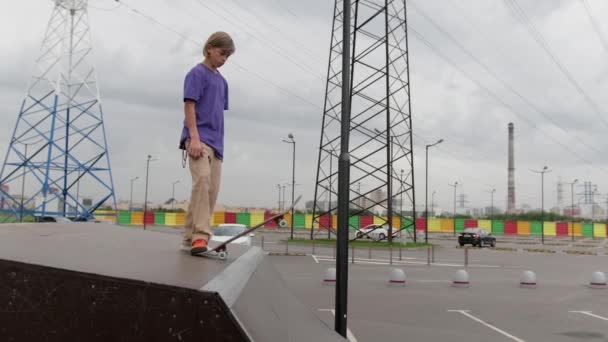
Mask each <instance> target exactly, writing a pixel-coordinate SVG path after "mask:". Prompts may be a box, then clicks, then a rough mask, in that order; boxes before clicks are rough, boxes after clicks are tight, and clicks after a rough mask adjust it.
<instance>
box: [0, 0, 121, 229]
mask: <svg viewBox="0 0 608 342" xmlns="http://www.w3.org/2000/svg"><path fill="white" fill-rule="evenodd" d="M54 2H55V7H54V9H53V13H52V15H51V19H50V20H49V23H48V26H47V30H46V33H45V36H44V40H43V43H42V47H41V50H40V56H39V57H38V59H36V61H35V64H36V67H35V69H34V72H33V76H32V78H31V80H30V82H29V85H28V87H27V94H26V96H25V98H24V99H23V102H22V104H21V109H20V110H19V115H18V118H17V123H16V124H15V128H14V130H13V135H12V138H11V140H10V144H9V147H8V152H7V153H6V156H5V157H4V163H3V165H2V170H1V172H0V213H1V214H0V222H7V221H13V222H14V221H19V220H23V217H24V216H27V215H42V216H44V215H62V216H68V217H89V216H90V215H91V213H92V212H93V211H95V210H96V209H97V208H99V207H100V206H102V205H104V206H105V205H109V206H111V207H112V208H114V209H116V197H115V195H114V182H113V180H112V172H111V168H110V158H109V154H108V146H107V139H106V132H105V128H104V122H103V112H102V108H101V99H100V95H99V88H98V84H97V76H96V73H95V68H94V66H93V65H92V63H91V58H92V51H93V47H92V42H91V35H90V27H89V22H88V12H87V2H88V1H87V0H55V1H54ZM83 195H84V196H83ZM85 197H86V198H88V200H87V201H83V198H85Z"/></svg>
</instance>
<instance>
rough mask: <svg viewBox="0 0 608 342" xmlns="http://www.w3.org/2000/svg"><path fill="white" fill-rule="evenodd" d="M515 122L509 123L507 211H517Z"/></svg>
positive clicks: (511, 212) (510, 212)
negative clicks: (514, 149) (514, 155)
mask: <svg viewBox="0 0 608 342" xmlns="http://www.w3.org/2000/svg"><path fill="white" fill-rule="evenodd" d="M513 154H514V151H513V123H512V122H510V123H509V167H508V172H509V184H508V186H507V188H508V198H507V213H509V214H513V213H515V161H514V160H513V159H514V158H513Z"/></svg>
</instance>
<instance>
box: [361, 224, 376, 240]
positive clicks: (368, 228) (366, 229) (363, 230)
mask: <svg viewBox="0 0 608 342" xmlns="http://www.w3.org/2000/svg"><path fill="white" fill-rule="evenodd" d="M380 227H382V225H381V224H369V225H367V226H365V227H363V228H361V229H359V230H358V231H357V234H356V235H355V236H356V237H357V239H360V238H362V237H363V235H365V234H367V235H365V237H366V238H368V239H371V238H372V237H371V236H370V234H368V233H369V232H371V231H374V230H376V229H378V228H380Z"/></svg>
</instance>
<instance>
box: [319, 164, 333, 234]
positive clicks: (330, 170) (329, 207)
mask: <svg viewBox="0 0 608 342" xmlns="http://www.w3.org/2000/svg"><path fill="white" fill-rule="evenodd" d="M333 159H334V155H333V154H332V155H331V156H330V157H329V192H328V195H329V204H328V206H327V211H329V229H328V230H327V239H328V240H329V239H331V230H332V229H333V227H332V224H333V223H332V221H333V220H332V217H331V212H332V210H331V189H332V184H331V174H332V172H333V167H332V166H333V165H332V164H333V163H332V161H333ZM319 221H320V220H319Z"/></svg>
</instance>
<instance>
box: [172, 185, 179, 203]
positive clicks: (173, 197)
mask: <svg viewBox="0 0 608 342" xmlns="http://www.w3.org/2000/svg"><path fill="white" fill-rule="evenodd" d="M177 183H179V180H176V181H175V182H173V183H171V185H172V187H173V189H172V190H171V209H175V184H177Z"/></svg>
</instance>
